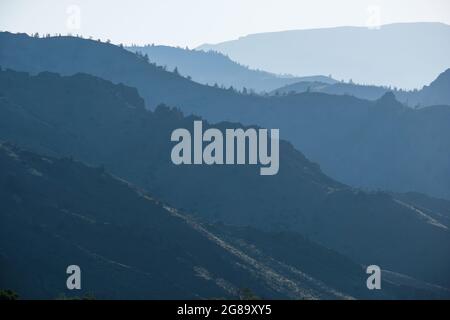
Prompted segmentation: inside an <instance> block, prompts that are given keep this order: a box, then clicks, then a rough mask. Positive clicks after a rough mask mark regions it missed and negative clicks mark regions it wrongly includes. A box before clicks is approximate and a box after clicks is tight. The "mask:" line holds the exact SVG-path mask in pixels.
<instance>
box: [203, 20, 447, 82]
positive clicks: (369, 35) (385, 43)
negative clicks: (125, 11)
mask: <svg viewBox="0 0 450 320" xmlns="http://www.w3.org/2000/svg"><path fill="white" fill-rule="evenodd" d="M449 38H450V26H449V25H446V24H443V23H434V22H430V23H427V22H418V23H395V24H388V25H382V26H380V28H379V29H369V28H367V27H336V28H322V29H305V30H290V31H280V32H271V33H259V34H251V35H248V36H245V37H241V38H239V39H236V40H231V41H226V42H222V43H218V44H211V45H210V44H205V45H202V46H200V47H198V48H197V49H199V50H215V51H219V52H222V53H223V54H227V55H228V56H229V57H230V58H231V59H233V60H235V61H237V62H239V63H242V64H245V65H248V66H250V67H251V68H259V69H262V70H266V71H269V72H274V73H287V72H289V73H292V74H332V75H333V78H335V79H338V80H341V79H344V80H346V81H347V80H349V79H352V80H353V81H354V82H355V83H364V84H370V85H372V84H373V85H386V86H387V85H391V86H395V87H398V88H403V89H413V88H421V87H422V86H423V85H424V84H425V83H430V82H431V81H432V80H433V79H434V78H436V76H437V75H438V74H439V73H441V72H442V71H443V70H446V69H447V68H449V67H450V43H449V41H447V39H449Z"/></svg>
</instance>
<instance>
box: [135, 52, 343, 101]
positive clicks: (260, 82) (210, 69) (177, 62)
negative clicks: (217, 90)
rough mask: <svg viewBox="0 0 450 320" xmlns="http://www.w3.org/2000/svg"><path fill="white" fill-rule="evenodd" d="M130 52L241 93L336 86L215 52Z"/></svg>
mask: <svg viewBox="0 0 450 320" xmlns="http://www.w3.org/2000/svg"><path fill="white" fill-rule="evenodd" d="M126 49H128V50H130V51H132V52H140V53H141V54H143V55H147V56H148V58H149V61H151V62H155V63H156V64H158V65H162V66H166V67H167V68H168V70H170V71H172V70H174V69H175V68H177V70H178V72H179V73H180V74H181V75H183V76H186V77H187V76H189V77H191V78H192V80H194V81H196V82H199V83H202V84H209V85H215V84H217V85H218V86H224V87H226V88H229V87H230V86H231V87H233V88H235V89H237V90H239V91H243V90H245V91H248V92H252V91H254V92H269V91H272V90H273V89H276V88H279V87H281V86H284V85H287V84H291V83H295V82H298V81H313V80H315V81H321V82H325V83H335V82H336V80H334V79H331V78H330V77H326V76H309V77H294V76H289V75H284V76H280V75H276V74H273V73H269V72H265V71H261V70H252V69H249V68H247V67H245V66H242V65H240V64H238V63H236V62H234V61H232V60H231V59H230V58H229V57H227V56H224V55H223V54H221V53H219V52H214V51H209V52H204V51H199V50H189V49H182V48H174V47H169V46H158V45H148V46H143V47H140V46H131V47H127V48H126Z"/></svg>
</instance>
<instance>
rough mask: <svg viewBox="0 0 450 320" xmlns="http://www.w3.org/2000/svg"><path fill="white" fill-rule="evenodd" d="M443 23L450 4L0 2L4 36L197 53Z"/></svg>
mask: <svg viewBox="0 0 450 320" xmlns="http://www.w3.org/2000/svg"><path fill="white" fill-rule="evenodd" d="M374 14H375V15H376V19H375V20H377V21H380V22H381V24H386V23H392V22H416V21H438V22H444V23H447V24H450V1H449V0H386V1H382V0H342V1H336V0H313V1H301V0H276V1H268V0H161V1H153V0H147V1H144V0H125V1H115V0H40V1H33V0H0V30H3V31H5V30H7V31H12V32H27V33H32V32H33V33H34V32H39V33H41V34H42V33H51V34H53V33H62V34H67V33H69V32H70V33H73V34H82V35H83V36H86V37H88V36H93V37H94V38H101V39H102V40H106V39H110V40H111V41H112V42H114V43H124V44H130V43H137V44H144V43H155V44H168V45H179V46H183V47H184V46H189V47H191V48H193V47H196V46H198V45H200V44H203V43H216V42H221V41H225V40H231V39H235V38H238V37H240V36H243V35H247V34H250V33H258V32H267V31H281V30H290V29H305V28H317V27H333V26H342V25H352V26H364V25H366V24H367V23H368V22H370V21H373V18H374Z"/></svg>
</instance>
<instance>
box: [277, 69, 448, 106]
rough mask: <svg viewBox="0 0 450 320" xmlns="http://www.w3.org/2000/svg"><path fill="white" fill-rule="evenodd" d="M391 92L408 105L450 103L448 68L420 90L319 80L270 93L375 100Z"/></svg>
mask: <svg viewBox="0 0 450 320" xmlns="http://www.w3.org/2000/svg"><path fill="white" fill-rule="evenodd" d="M390 91H391V92H393V93H394V95H395V97H396V99H397V100H399V101H400V102H402V103H404V104H406V105H408V106H410V107H426V106H433V105H450V94H449V92H450V69H447V70H445V71H444V72H442V73H441V74H439V76H438V77H437V78H436V79H435V80H433V81H432V82H431V83H430V84H429V85H426V86H424V87H423V88H422V89H420V90H412V91H406V90H399V89H395V88H394V89H393V88H389V87H379V86H368V85H360V84H355V83H348V82H336V83H324V82H321V81H300V82H297V83H292V84H289V85H286V86H284V87H281V88H278V89H275V90H273V91H272V92H271V94H275V95H279V94H293V93H302V92H321V93H327V94H336V95H351V96H354V97H357V98H361V99H367V100H377V99H379V98H381V97H382V96H383V95H384V94H385V93H387V92H390Z"/></svg>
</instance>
